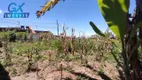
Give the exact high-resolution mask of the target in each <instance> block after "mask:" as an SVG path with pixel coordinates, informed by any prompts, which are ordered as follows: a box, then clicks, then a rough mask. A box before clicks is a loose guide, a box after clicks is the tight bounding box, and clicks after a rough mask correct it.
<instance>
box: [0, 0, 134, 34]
mask: <svg viewBox="0 0 142 80" xmlns="http://www.w3.org/2000/svg"><path fill="white" fill-rule="evenodd" d="M46 1H48V0H1V2H0V27H3V26H6V27H10V26H14V27H15V26H19V25H25V26H32V27H33V29H37V30H44V31H46V30H50V31H51V32H53V33H54V34H57V29H56V28H57V24H56V23H57V20H58V23H59V27H60V32H62V26H63V25H65V27H67V28H66V30H67V34H68V35H71V28H74V29H75V35H76V36H79V33H80V34H83V33H84V34H85V35H86V36H91V35H93V34H95V32H94V31H93V30H92V27H91V26H90V25H89V22H90V21H93V22H94V23H95V24H96V26H97V27H98V28H99V29H100V30H101V31H103V32H104V31H105V30H106V29H107V27H108V26H107V24H106V22H105V20H104V18H103V16H102V14H101V12H100V9H99V7H98V2H97V0H65V1H64V2H63V1H59V3H58V4H57V5H56V6H55V7H54V8H53V9H51V10H50V11H48V12H46V13H45V15H44V16H41V17H40V18H37V17H36V11H37V10H41V8H42V7H41V6H44V5H45V3H46ZM130 1H131V6H130V13H131V12H133V10H134V8H135V0H130ZM12 2H15V3H16V4H18V5H21V4H22V3H25V5H24V6H23V7H22V10H23V12H29V13H30V15H29V18H8V19H7V18H3V15H4V13H6V12H8V5H9V4H10V3H12Z"/></svg>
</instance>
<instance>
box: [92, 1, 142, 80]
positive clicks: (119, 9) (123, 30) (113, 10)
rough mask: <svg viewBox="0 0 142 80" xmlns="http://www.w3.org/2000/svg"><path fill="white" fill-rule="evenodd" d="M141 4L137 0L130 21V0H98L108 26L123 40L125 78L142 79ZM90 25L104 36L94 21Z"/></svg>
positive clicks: (126, 79) (129, 79)
mask: <svg viewBox="0 0 142 80" xmlns="http://www.w3.org/2000/svg"><path fill="white" fill-rule="evenodd" d="M138 1H139V2H138ZM141 4H142V1H141V0H136V6H137V8H136V14H135V16H134V17H132V21H130V20H129V17H131V16H129V15H128V11H129V6H130V0H98V5H99V8H100V11H101V13H102V15H103V17H104V19H105V21H106V23H107V25H108V27H109V28H110V30H112V32H113V33H115V35H116V36H117V37H118V38H119V39H120V40H121V42H122V52H121V54H122V58H123V71H124V74H125V80H142V77H141V75H140V71H142V65H140V61H139V59H138V48H139V46H140V44H142V28H141V27H140V25H141V24H142V7H141ZM90 25H91V26H92V28H93V30H94V31H95V32H96V33H97V34H99V35H101V36H104V34H103V33H102V32H101V31H100V30H99V29H98V28H97V26H96V25H95V24H94V23H93V22H90ZM138 29H139V30H138ZM138 31H139V37H138V35H137V33H138ZM137 38H140V39H137ZM138 70H139V71H138Z"/></svg>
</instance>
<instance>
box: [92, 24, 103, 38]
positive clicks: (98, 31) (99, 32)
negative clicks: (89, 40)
mask: <svg viewBox="0 0 142 80" xmlns="http://www.w3.org/2000/svg"><path fill="white" fill-rule="evenodd" d="M90 25H91V26H92V28H93V30H94V31H95V32H96V33H97V34H98V35H100V36H103V37H105V35H104V34H103V33H102V32H101V31H100V30H99V29H98V28H97V26H96V25H95V24H94V23H93V22H91V21H90Z"/></svg>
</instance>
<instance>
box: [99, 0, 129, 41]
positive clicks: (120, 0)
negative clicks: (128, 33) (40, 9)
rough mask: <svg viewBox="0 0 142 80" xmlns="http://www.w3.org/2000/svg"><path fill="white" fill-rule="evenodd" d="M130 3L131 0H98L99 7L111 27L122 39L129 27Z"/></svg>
mask: <svg viewBox="0 0 142 80" xmlns="http://www.w3.org/2000/svg"><path fill="white" fill-rule="evenodd" d="M129 3H130V1H129V0H98V4H99V8H100V10H101V12H102V14H103V16H104V18H105V20H106V22H107V24H108V26H109V28H110V29H111V30H112V31H113V32H114V33H115V34H116V36H117V37H119V38H121V40H122V39H123V38H124V34H125V30H126V27H127V13H128V9H129Z"/></svg>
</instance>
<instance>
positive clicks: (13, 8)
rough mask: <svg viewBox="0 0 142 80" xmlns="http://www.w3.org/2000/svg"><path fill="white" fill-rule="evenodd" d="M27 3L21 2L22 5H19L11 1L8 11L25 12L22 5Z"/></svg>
mask: <svg viewBox="0 0 142 80" xmlns="http://www.w3.org/2000/svg"><path fill="white" fill-rule="evenodd" d="M24 4H25V3H23V4H21V5H17V4H16V3H11V4H10V5H9V6H8V11H9V12H18V11H20V12H23V10H22V6H23V5H24Z"/></svg>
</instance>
